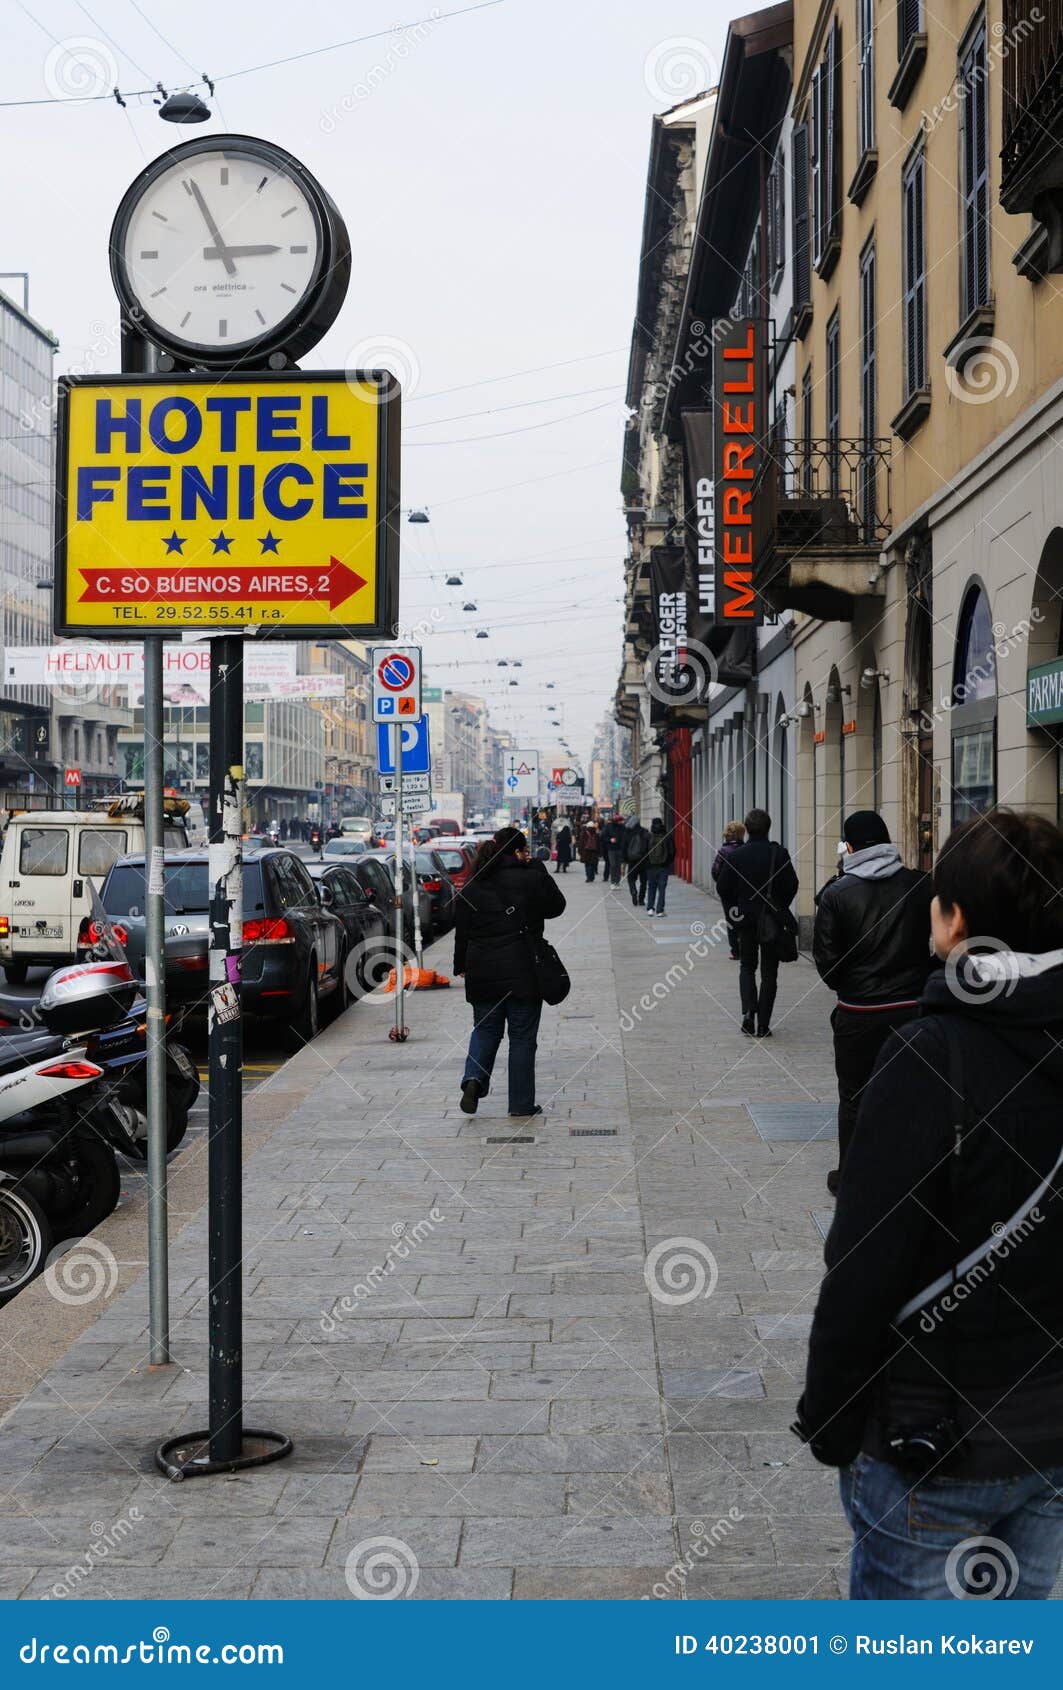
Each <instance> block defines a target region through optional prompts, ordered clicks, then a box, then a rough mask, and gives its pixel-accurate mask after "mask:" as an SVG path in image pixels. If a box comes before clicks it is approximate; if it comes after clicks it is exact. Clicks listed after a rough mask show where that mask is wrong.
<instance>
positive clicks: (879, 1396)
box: [801, 952, 1063, 1482]
mask: <svg viewBox="0 0 1063 1690" xmlns="http://www.w3.org/2000/svg"><path fill="white" fill-rule="evenodd" d="M1051 956H1052V959H1054V962H1055V966H1053V967H1051V968H1050V969H1048V970H1047V971H1045V972H1042V973H1040V974H1037V975H1034V976H1031V977H1023V978H1018V979H1014V978H1013V979H1010V980H1007V981H1006V982H1000V981H998V982H997V983H996V984H995V985H993V986H992V987H991V989H990V990H989V991H984V989H983V994H982V997H981V999H980V1000H979V998H978V997H977V996H976V992H975V990H974V989H972V988H971V986H970V985H969V979H970V976H969V972H968V970H969V965H970V964H971V963H977V962H978V960H979V959H977V958H968V959H965V961H964V963H963V964H962V965H961V972H960V989H959V991H958V990H957V983H956V981H955V980H952V981H950V978H949V975H950V973H951V972H952V971H951V970H949V971H942V972H939V973H937V974H934V975H932V976H931V978H930V980H929V981H928V982H927V986H926V990H925V993H924V996H923V1002H922V1013H921V1016H920V1018H919V1019H918V1020H916V1021H913V1022H911V1023H909V1025H908V1026H907V1027H904V1028H903V1029H902V1030H901V1031H900V1032H897V1033H893V1034H892V1035H891V1036H890V1038H889V1039H888V1040H887V1041H886V1044H885V1046H884V1048H883V1050H882V1053H881V1055H880V1057H879V1059H878V1062H877V1064H876V1066H875V1071H874V1074H873V1076H872V1078H871V1081H870V1082H869V1084H868V1086H867V1088H866V1090H865V1092H864V1096H863V1101H862V1103H861V1105H860V1114H859V1117H858V1120H857V1125H856V1132H855V1134H854V1136H853V1140H852V1143H851V1145H850V1148H849V1150H848V1153H847V1155H846V1159H845V1165H844V1168H843V1171H842V1180H841V1189H840V1191H839V1194H838V1207H837V1212H836V1214H835V1218H834V1225H833V1226H832V1228H831V1231H830V1234H829V1236H828V1239H827V1245H826V1262H827V1269H828V1272H827V1276H826V1278H825V1279H824V1281H823V1284H822V1286H821V1288H820V1295H819V1302H818V1305H817V1308H816V1314H815V1319H814V1321H813V1326H812V1335H811V1339H810V1343H809V1358H808V1375H807V1380H806V1385H805V1395H804V1397H803V1398H802V1405H801V1413H802V1416H803V1419H804V1421H805V1423H806V1427H807V1429H808V1430H810V1431H811V1432H812V1434H813V1443H812V1448H813V1452H814V1453H815V1454H816V1455H818V1456H819V1459H820V1460H822V1461H825V1462H827V1463H829V1464H831V1465H835V1466H844V1465H845V1464H847V1463H848V1462H850V1461H852V1460H853V1459H854V1457H855V1456H856V1455H857V1453H858V1452H859V1451H860V1450H861V1449H862V1450H865V1451H866V1452H867V1453H868V1454H871V1455H875V1456H878V1457H879V1458H880V1459H886V1460H888V1459H890V1451H889V1448H888V1444H887V1433H888V1431H889V1430H890V1428H891V1427H907V1428H920V1427H924V1428H925V1427H929V1426H933V1424H934V1422H935V1421H936V1420H938V1419H939V1418H940V1417H941V1416H942V1415H952V1416H953V1417H954V1418H955V1419H956V1420H957V1422H958V1424H959V1427H960V1429H961V1431H962V1432H963V1433H964V1434H965V1437H964V1442H963V1444H962V1445H961V1446H960V1448H959V1449H958V1451H957V1452H956V1453H955V1454H954V1455H953V1456H952V1457H951V1459H950V1460H949V1461H948V1462H947V1463H946V1464H944V1465H943V1467H942V1473H943V1474H944V1475H945V1476H948V1477H958V1478H967V1477H1008V1476H1012V1475H1015V1474H1018V1473H1022V1472H1024V1471H1025V1470H1026V1468H1027V1464H1028V1465H1030V1466H1034V1467H1037V1468H1039V1469H1040V1470H1041V1471H1044V1470H1046V1469H1047V1468H1049V1467H1054V1466H1058V1465H1061V1464H1063V1348H1061V1347H1060V1346H1061V1345H1063V1272H1061V1269H1060V1263H1061V1260H1063V1173H1057V1174H1056V1175H1055V1176H1054V1179H1053V1180H1052V1181H1051V1182H1050V1185H1049V1188H1048V1190H1047V1191H1046V1193H1045V1194H1044V1195H1043V1196H1042V1197H1041V1199H1040V1200H1039V1202H1038V1204H1037V1208H1036V1210H1035V1211H1034V1215H1036V1216H1038V1217H1039V1218H1037V1219H1035V1218H1034V1215H1031V1216H1030V1218H1029V1220H1028V1221H1027V1222H1026V1223H1025V1225H1024V1226H1023V1227H1020V1228H1019V1229H1018V1231H1017V1232H1016V1233H1014V1234H1012V1235H1010V1236H1009V1234H1008V1232H1007V1231H1006V1230H1005V1231H1001V1229H1002V1228H1004V1227H1006V1223H1007V1222H1008V1221H1009V1220H1010V1219H1011V1217H1012V1216H1014V1215H1015V1214H1016V1213H1017V1211H1018V1210H1019V1209H1020V1208H1021V1206H1022V1204H1023V1202H1024V1201H1025V1199H1026V1198H1028V1197H1029V1196H1030V1195H1031V1193H1033V1192H1034V1191H1036V1189H1037V1187H1038V1185H1039V1184H1040V1183H1041V1181H1042V1180H1043V1179H1044V1178H1045V1177H1046V1176H1047V1175H1048V1174H1049V1172H1050V1170H1051V1168H1052V1165H1053V1163H1054V1162H1055V1160H1056V1157H1057V1156H1058V1154H1059V1151H1060V1146H1061V1144H1063V1110H1061V1108H1060V1097H1061V1088H1063V952H1054V953H1051ZM1037 960H1038V961H1040V960H1041V959H1037ZM961 994H962V995H961ZM953 1038H955V1039H956V1040H957V1041H958V1042H957V1046H956V1051H957V1059H956V1060H955V1061H954V1062H953V1063H952V1065H951V1066H950V1060H949V1041H950V1040H951V1039H953ZM954 1087H958V1088H959V1089H960V1090H961V1092H962V1101H961V1100H959V1099H957V1098H956V1097H955V1095H954ZM958 1113H959V1114H960V1115H961V1118H962V1120H963V1135H962V1139H961V1152H960V1154H959V1155H958V1156H956V1155H954V1154H953V1153H952V1152H953V1145H954V1130H953V1129H954V1121H955V1120H956V1118H957V1115H958ZM994 1234H996V1236H997V1237H998V1239H999V1240H1002V1242H1001V1245H1000V1248H999V1251H998V1253H997V1255H996V1256H995V1257H994V1258H989V1259H987V1258H982V1261H981V1264H980V1265H979V1266H972V1267H971V1268H970V1269H969V1270H968V1271H967V1272H966V1273H964V1274H962V1275H960V1276H959V1278H958V1279H957V1289H956V1291H949V1292H942V1293H940V1294H939V1295H938V1296H936V1298H935V1300H934V1302H933V1303H932V1304H931V1305H930V1306H929V1308H928V1309H925V1310H923V1311H921V1312H918V1313H916V1314H914V1315H912V1316H910V1317H909V1318H908V1319H907V1320H906V1321H905V1322H904V1323H903V1326H902V1327H901V1328H900V1329H899V1330H897V1329H895V1328H894V1327H893V1325H892V1322H893V1320H894V1317H895V1316H896V1315H897V1314H898V1312H899V1311H900V1309H901V1308H902V1307H903V1305H904V1304H905V1302H906V1301H907V1300H908V1299H909V1298H910V1297H913V1296H915V1295H916V1293H917V1292H919V1291H920V1290H922V1288H923V1287H924V1286H926V1285H928V1284H930V1283H932V1282H933V1280H934V1279H935V1278H936V1277H937V1276H938V1275H939V1274H943V1273H948V1272H949V1271H950V1269H952V1267H953V1266H954V1265H955V1264H956V1263H957V1262H962V1261H963V1259H964V1257H965V1256H966V1255H967V1254H968V1253H970V1252H972V1251H974V1250H975V1249H976V1248H977V1247H978V1246H979V1245H980V1244H982V1243H983V1242H984V1241H985V1240H987V1239H989V1238H990V1237H992V1236H994ZM987 1260H988V1261H989V1262H991V1265H987ZM950 1370H951V1378H952V1382H953V1384H954V1386H955V1400H954V1399H953V1392H952V1390H951V1388H950V1385H949V1383H948V1381H949V1379H950ZM913 1482H914V1481H913Z"/></svg>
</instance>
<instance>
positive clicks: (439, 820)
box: [429, 816, 461, 837]
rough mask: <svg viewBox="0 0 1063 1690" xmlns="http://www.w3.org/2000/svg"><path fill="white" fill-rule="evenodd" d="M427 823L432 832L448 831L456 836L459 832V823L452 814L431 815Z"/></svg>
mask: <svg viewBox="0 0 1063 1690" xmlns="http://www.w3.org/2000/svg"><path fill="white" fill-rule="evenodd" d="M429 825H430V827H431V829H432V831H433V833H449V834H453V835H454V836H455V837H456V836H457V835H458V834H460V832H461V823H460V822H459V821H455V820H454V817H453V816H433V817H432V820H431V822H430V824H429Z"/></svg>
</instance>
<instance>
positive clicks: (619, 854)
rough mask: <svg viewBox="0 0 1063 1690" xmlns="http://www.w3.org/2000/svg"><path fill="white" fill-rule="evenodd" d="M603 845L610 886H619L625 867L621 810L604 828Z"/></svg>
mask: <svg viewBox="0 0 1063 1690" xmlns="http://www.w3.org/2000/svg"><path fill="white" fill-rule="evenodd" d="M601 844H602V853H603V856H604V859H605V872H606V874H607V875H608V876H609V884H610V886H619V885H620V876H621V874H622V872H623V867H624V818H623V816H622V815H621V814H620V811H619V810H617V811H616V813H615V814H614V815H613V816H612V817H611V818H610V820H609V821H607V822H606V824H605V826H604V827H603V829H602V834H601Z"/></svg>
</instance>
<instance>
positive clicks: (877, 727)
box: [871, 686, 882, 810]
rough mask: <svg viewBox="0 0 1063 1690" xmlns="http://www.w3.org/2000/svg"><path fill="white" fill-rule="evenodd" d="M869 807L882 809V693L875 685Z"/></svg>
mask: <svg viewBox="0 0 1063 1690" xmlns="http://www.w3.org/2000/svg"><path fill="white" fill-rule="evenodd" d="M871 808H872V809H873V810H881V809H882V695H881V693H880V692H879V690H878V687H877V686H876V688H875V704H874V713H873V715H872V718H871Z"/></svg>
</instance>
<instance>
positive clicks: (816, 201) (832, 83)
mask: <svg viewBox="0 0 1063 1690" xmlns="http://www.w3.org/2000/svg"><path fill="white" fill-rule="evenodd" d="M841 125H842V110H841V28H840V25H839V23H838V20H837V18H835V19H834V22H833V24H832V25H831V30H830V34H829V35H828V37H827V46H826V50H825V51H824V54H823V58H822V60H821V62H820V64H819V66H818V67H817V69H816V71H815V72H814V74H813V78H812V262H813V264H814V265H815V267H816V269H817V270H818V271H819V273H820V275H822V276H823V277H824V279H826V277H827V276H829V275H830V273H831V271H832V270H833V268H834V265H835V263H836V262H837V258H838V250H839V238H840V235H841V205H842V194H841V180H842V157H841Z"/></svg>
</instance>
